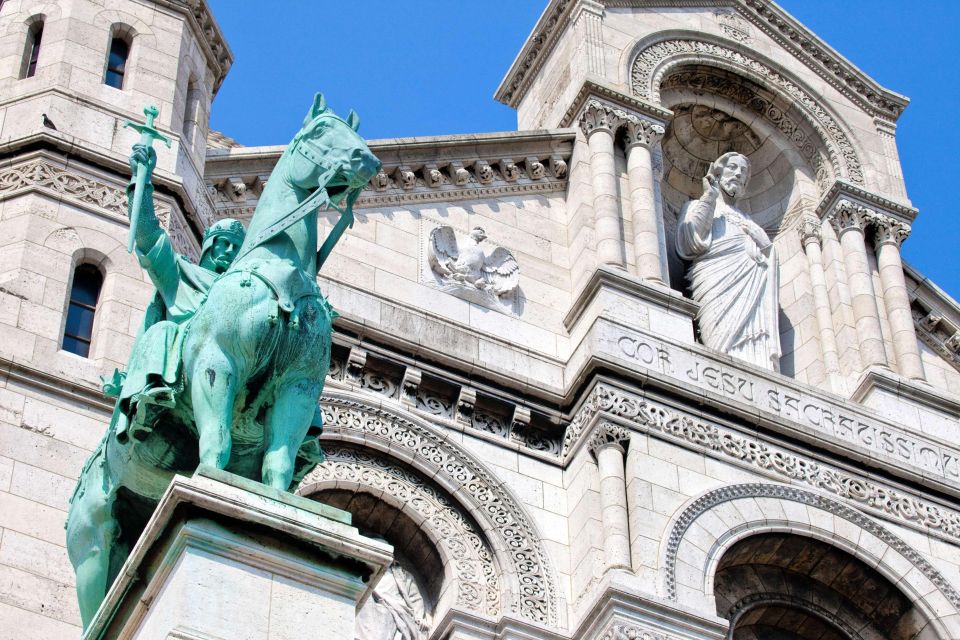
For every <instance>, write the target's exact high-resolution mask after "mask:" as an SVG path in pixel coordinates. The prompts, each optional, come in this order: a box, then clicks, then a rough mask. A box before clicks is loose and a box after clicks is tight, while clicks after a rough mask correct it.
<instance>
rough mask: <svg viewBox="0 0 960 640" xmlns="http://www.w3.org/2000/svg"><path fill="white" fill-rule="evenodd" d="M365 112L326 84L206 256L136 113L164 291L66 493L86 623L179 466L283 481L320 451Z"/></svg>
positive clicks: (370, 171)
mask: <svg viewBox="0 0 960 640" xmlns="http://www.w3.org/2000/svg"><path fill="white" fill-rule="evenodd" d="M148 120H149V114H148ZM149 124H150V123H149V122H148V125H147V128H149ZM357 124H358V120H357V117H356V115H355V114H354V113H352V112H351V114H350V116H349V117H348V118H347V119H346V120H343V119H341V118H339V117H337V116H336V115H335V114H334V113H333V112H332V111H331V110H329V109H327V108H326V106H325V105H324V101H323V96H322V95H320V94H317V96H316V98H315V100H314V104H313V107H312V108H311V110H310V112H309V113H308V114H307V117H306V119H305V120H304V124H303V127H302V128H301V130H300V131H299V132H298V133H297V135H296V136H295V137H294V139H293V140H292V141H291V142H290V144H289V145H288V146H287V149H286V150H285V151H284V153H283V155H282V156H281V158H280V160H279V162H278V163H277V166H276V168H275V169H274V170H273V173H272V174H271V175H270V179H269V181H268V182H267V187H266V188H265V189H264V191H263V194H262V195H261V197H260V201H259V203H258V205H257V208H256V211H255V212H254V215H253V219H252V220H251V222H250V229H249V230H248V231H247V232H246V233H244V229H243V225H242V224H240V222H238V221H236V220H221V221H219V222H218V223H217V224H215V225H213V226H212V227H211V228H210V229H208V230H207V232H206V234H205V235H204V241H203V247H202V251H201V258H200V264H199V265H194V264H192V263H190V262H189V261H188V260H186V259H185V258H183V257H182V256H180V255H178V254H177V253H176V252H175V251H174V249H173V246H172V245H171V243H170V239H169V238H168V237H167V235H166V234H165V233H164V232H163V230H162V229H161V228H160V225H159V222H158V221H157V217H156V214H155V212H154V208H153V197H152V196H153V186H152V185H151V183H150V174H151V172H152V170H153V167H154V165H155V164H156V154H155V153H154V151H153V149H152V148H151V147H150V142H151V141H152V139H154V138H156V136H153V135H147V134H146V133H144V131H143V130H144V127H140V128H139V129H138V130H140V131H141V133H143V137H142V138H141V144H138V145H135V146H134V150H133V154H132V155H131V158H130V164H131V172H132V174H133V179H132V180H131V186H130V187H128V193H130V192H131V191H133V193H130V196H131V197H130V201H131V205H130V212H131V214H133V213H134V212H136V214H137V216H136V217H137V219H136V221H135V224H134V220H131V231H130V232H131V235H132V236H133V245H134V246H135V248H136V255H137V258H138V259H139V260H140V264H141V265H142V266H143V268H144V269H145V270H146V271H147V273H148V274H149V275H150V278H151V279H152V280H153V283H154V285H155V286H156V288H157V291H156V295H155V296H154V299H153V302H152V303H151V304H150V306H149V307H148V308H147V310H146V314H145V316H144V321H143V326H142V328H141V331H140V334H139V335H138V337H137V340H136V342H135V344H134V348H133V352H132V354H131V356H130V361H129V363H128V365H127V370H126V372H125V373H121V372H115V373H114V375H113V377H112V378H111V379H110V380H105V381H104V392H105V393H106V394H107V395H108V396H110V397H115V398H116V405H115V408H114V411H113V415H112V418H111V421H110V427H109V429H108V430H107V433H106V434H105V435H104V438H103V440H102V441H101V442H100V445H99V446H98V447H97V449H96V451H94V453H93V454H92V455H91V456H90V458H89V460H88V461H87V463H86V465H85V467H84V469H83V472H82V474H81V476H80V479H79V481H78V482H77V488H76V490H75V492H74V495H73V498H72V499H71V502H70V513H69V516H68V519H67V550H68V553H69V555H70V561H71V562H72V563H73V566H74V569H75V571H76V574H77V595H78V598H79V601H80V613H81V616H82V618H83V623H84V627H86V626H87V625H89V623H90V620H91V619H92V618H93V616H94V614H95V613H96V611H97V608H98V607H99V606H100V603H101V602H102V601H103V599H104V597H105V596H106V592H107V590H108V589H109V588H110V585H111V584H112V583H113V580H114V578H115V577H116V575H117V573H118V572H119V570H120V568H121V566H122V565H123V562H124V561H125V560H126V558H127V556H128V555H129V553H130V550H131V548H132V546H133V545H134V544H135V543H136V541H137V538H138V537H139V535H140V533H141V532H142V531H143V528H144V526H145V525H146V522H147V520H148V519H149V517H150V515H151V514H152V513H153V510H154V508H155V507H156V504H157V501H158V500H159V499H160V497H161V495H162V494H163V492H164V490H165V489H166V488H167V485H168V484H169V482H170V479H171V478H172V477H173V475H174V474H175V473H191V472H192V471H193V470H194V469H196V468H197V466H198V465H200V464H203V465H206V466H208V467H212V468H216V469H224V470H226V471H229V472H233V473H236V474H238V475H240V476H243V477H245V478H249V479H251V480H256V481H259V482H262V483H264V484H266V485H268V486H270V487H273V488H274V489H278V490H283V491H289V490H291V489H292V488H293V487H295V486H296V484H297V483H298V482H299V481H300V479H301V478H302V477H303V476H304V475H306V473H308V472H309V471H310V469H312V468H313V467H314V466H316V464H317V463H318V462H320V461H321V460H322V457H323V456H322V452H321V450H320V446H319V440H318V437H319V433H320V429H321V422H320V412H319V407H318V405H317V401H318V399H319V397H320V393H321V391H322V389H323V382H324V379H325V378H326V374H327V369H328V368H329V365H330V347H331V341H330V340H331V334H332V321H333V318H334V317H335V315H336V314H335V313H334V311H333V310H332V309H331V308H330V306H329V304H328V303H327V301H326V299H325V298H324V297H323V296H322V295H321V293H320V290H319V288H318V287H317V282H316V276H317V271H318V269H319V268H320V266H321V265H322V264H323V261H324V260H325V259H326V257H327V256H329V255H330V252H331V251H332V249H333V247H334V245H335V244H336V242H337V240H338V239H339V237H340V235H341V234H342V233H343V231H344V230H345V229H346V227H347V226H349V225H351V224H352V221H353V213H352V205H353V201H354V200H355V199H356V197H357V196H358V195H359V193H360V191H361V190H362V189H363V187H364V185H366V183H367V182H368V181H369V180H370V178H372V177H373V176H374V175H375V174H376V172H377V171H378V170H379V168H380V162H379V160H377V158H376V157H375V156H374V155H373V154H372V153H371V152H370V150H369V149H368V148H367V145H366V144H365V143H364V141H363V139H362V138H361V137H360V136H359V135H357V133H356V129H357ZM326 207H333V208H336V209H338V210H339V211H340V213H341V215H340V219H339V220H338V222H337V224H336V225H335V227H334V229H333V230H332V231H331V233H330V234H329V235H328V236H327V238H326V239H325V241H324V243H323V246H322V247H320V248H319V250H318V231H317V210H318V209H319V208H326Z"/></svg>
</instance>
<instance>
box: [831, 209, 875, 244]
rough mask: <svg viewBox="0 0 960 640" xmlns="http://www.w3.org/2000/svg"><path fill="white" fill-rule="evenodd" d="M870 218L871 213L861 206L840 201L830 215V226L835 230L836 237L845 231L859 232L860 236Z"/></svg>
mask: <svg viewBox="0 0 960 640" xmlns="http://www.w3.org/2000/svg"><path fill="white" fill-rule="evenodd" d="M872 216H873V212H872V211H871V210H870V209H867V208H866V207H864V206H863V205H860V204H857V203H855V202H851V201H850V200H841V201H839V202H838V203H837V204H836V205H834V207H833V211H832V212H831V213H830V224H832V225H833V227H834V229H836V230H837V235H838V236H841V235H843V234H844V233H845V232H847V231H859V232H860V233H861V234H862V233H863V230H864V229H865V228H866V226H867V223H868V222H869V221H870V219H871V217H872Z"/></svg>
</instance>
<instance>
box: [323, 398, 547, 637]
mask: <svg viewBox="0 0 960 640" xmlns="http://www.w3.org/2000/svg"><path fill="white" fill-rule="evenodd" d="M320 404H321V409H322V410H323V437H322V441H323V443H324V444H323V446H324V448H327V447H331V446H335V445H333V443H335V442H337V441H346V442H362V443H363V444H364V445H365V446H366V447H368V448H371V449H374V450H377V451H381V452H385V453H388V454H389V455H391V456H396V457H397V458H400V459H402V460H404V461H406V462H407V464H409V465H410V466H411V467H413V468H414V469H416V470H417V471H418V472H420V473H422V474H424V475H425V476H426V477H428V478H431V479H432V480H433V482H435V483H436V484H438V485H439V486H440V487H441V488H442V489H443V491H445V492H446V493H447V495H448V496H456V500H457V501H458V502H459V503H460V507H461V508H462V509H464V510H466V511H468V512H469V513H470V514H471V515H472V516H473V517H474V518H476V519H477V521H478V522H479V524H480V527H481V528H482V529H483V530H484V531H485V532H486V535H487V542H488V544H489V545H490V547H491V548H492V552H493V555H494V559H495V561H496V563H497V564H498V565H499V567H500V571H501V575H500V579H501V580H502V583H501V585H500V589H501V592H500V596H501V608H502V611H503V613H510V614H514V615H518V616H520V617H523V618H526V619H528V620H532V621H535V622H539V623H543V624H550V625H556V624H557V621H558V617H557V610H558V603H557V581H556V577H555V574H554V571H553V568H552V566H551V563H550V561H549V558H548V556H547V554H546V550H545V549H544V547H543V544H542V536H541V535H540V533H539V532H538V531H537V529H536V527H535V526H534V524H533V522H531V520H530V518H529V517H528V516H527V515H526V513H525V512H524V510H523V508H522V507H521V506H520V504H519V501H518V500H517V499H516V498H515V497H514V496H513V495H512V494H511V493H510V491H509V490H508V489H507V488H506V487H504V486H503V485H502V484H501V482H500V481H499V480H497V478H495V477H494V476H493V475H492V474H491V473H490V472H489V471H487V470H486V469H485V468H484V466H483V465H482V464H481V463H480V462H479V461H478V460H476V459H475V458H474V457H473V456H472V455H471V454H469V453H467V452H466V451H464V450H462V449H461V448H460V447H458V446H457V445H456V444H454V443H452V442H451V441H449V440H447V439H446V438H445V437H444V436H443V435H442V434H441V433H439V432H438V430H436V429H434V428H433V427H431V426H429V425H428V424H426V423H424V422H421V421H420V420H417V419H416V418H414V417H413V416H411V415H409V414H407V413H405V412H402V411H399V410H397V411H395V410H392V409H391V408H388V407H387V406H373V405H370V404H368V403H367V402H364V401H362V400H360V399H357V398H355V397H354V396H352V394H349V393H346V392H328V393H325V394H324V395H323V397H322V398H321V401H320ZM452 499H453V498H451V500H452Z"/></svg>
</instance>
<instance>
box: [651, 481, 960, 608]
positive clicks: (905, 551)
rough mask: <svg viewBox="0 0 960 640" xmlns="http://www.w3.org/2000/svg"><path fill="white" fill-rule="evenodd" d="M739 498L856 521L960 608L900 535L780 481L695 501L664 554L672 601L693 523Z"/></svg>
mask: <svg viewBox="0 0 960 640" xmlns="http://www.w3.org/2000/svg"><path fill="white" fill-rule="evenodd" d="M739 498H778V499H781V500H789V501H791V502H799V503H801V504H805V505H808V506H811V507H815V508H817V509H821V510H823V511H827V512H828V513H831V514H833V515H835V516H837V517H839V518H843V519H844V520H846V521H848V522H851V523H853V524H854V525H856V526H857V527H859V528H861V529H864V530H865V531H867V532H869V533H871V534H873V535H874V536H876V537H877V538H879V539H880V540H882V541H883V542H884V543H886V544H887V545H888V546H890V547H892V548H893V549H894V550H895V551H897V552H898V553H899V554H900V555H902V556H903V557H904V558H906V559H907V560H908V561H910V563H911V564H913V566H914V567H916V568H917V569H918V570H919V571H920V572H921V573H922V574H923V575H924V576H926V578H927V579H928V580H930V582H932V583H933V584H934V586H936V587H937V588H938V589H939V590H940V591H941V593H943V595H944V596H945V597H946V598H947V600H949V601H950V604H952V605H953V606H954V607H955V608H957V609H960V593H958V592H957V590H956V589H954V587H953V585H951V584H950V582H948V581H947V579H946V578H944V577H943V575H942V574H941V573H940V572H939V571H937V570H936V569H935V568H934V567H933V565H931V564H930V563H929V562H927V560H926V558H924V557H923V556H922V555H920V554H919V553H918V552H917V551H916V550H915V549H913V547H911V546H910V545H908V544H907V543H905V542H904V541H903V540H901V539H900V538H899V537H898V536H896V535H894V534H892V533H890V532H889V531H887V530H886V529H885V528H884V527H882V526H880V525H879V524H877V523H876V522H874V521H873V520H871V519H870V518H868V517H867V516H865V515H864V514H862V513H860V512H859V511H857V510H855V509H851V508H850V507H848V506H846V505H844V504H841V503H839V502H835V501H834V500H830V499H828V498H825V497H824V496H822V495H820V494H817V493H813V492H811V491H805V490H803V489H799V488H797V487H790V486H785V485H780V484H763V483H749V484H738V485H733V486H729V487H723V488H722V489H716V490H714V491H710V492H708V493H706V494H704V495H703V496H701V497H699V498H697V499H696V500H695V501H694V502H693V504H691V505H690V506H689V507H687V508H686V509H685V510H684V512H683V513H682V514H680V517H679V518H677V521H676V522H675V523H674V525H673V529H672V530H671V531H670V536H669V537H668V538H667V550H666V556H665V564H666V566H665V570H666V577H665V581H666V590H667V597H669V598H670V599H671V600H676V599H677V553H678V551H679V548H680V543H681V541H682V540H683V536H684V534H685V533H686V531H687V529H689V528H690V525H691V524H693V523H694V522H695V521H696V520H697V518H699V517H700V516H701V515H703V514H704V513H706V512H707V511H709V510H710V509H712V508H713V507H715V506H717V505H719V504H722V503H724V502H729V501H730V500H736V499H739Z"/></svg>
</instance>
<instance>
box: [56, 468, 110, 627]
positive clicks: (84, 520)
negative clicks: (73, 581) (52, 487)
mask: <svg viewBox="0 0 960 640" xmlns="http://www.w3.org/2000/svg"><path fill="white" fill-rule="evenodd" d="M101 455H102V454H101ZM103 473H104V471H103V469H102V468H101V467H100V465H99V464H96V463H94V464H92V465H90V467H89V468H88V470H87V473H86V474H85V476H84V477H82V478H81V480H80V482H81V483H82V486H81V487H80V490H79V491H78V493H77V495H76V496H75V497H74V500H73V502H72V503H71V505H70V515H69V517H68V518H67V554H68V555H69V557H70V562H71V564H73V567H74V570H75V571H76V575H77V600H78V601H79V603H80V618H81V619H82V621H83V627H84V628H87V626H89V625H90V621H91V620H92V619H93V616H94V615H95V614H96V613H97V609H99V608H100V603H101V602H103V599H104V598H105V597H106V595H107V590H108V589H109V588H110V584H111V583H112V581H113V580H112V578H113V576H111V575H110V573H111V572H110V565H111V559H112V557H113V556H114V554H115V549H114V547H115V546H116V544H117V540H118V538H119V533H120V527H119V523H118V522H117V520H116V518H115V517H114V515H113V506H114V502H115V501H116V493H114V492H113V491H111V490H108V489H107V488H106V486H105V484H104V482H103Z"/></svg>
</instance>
